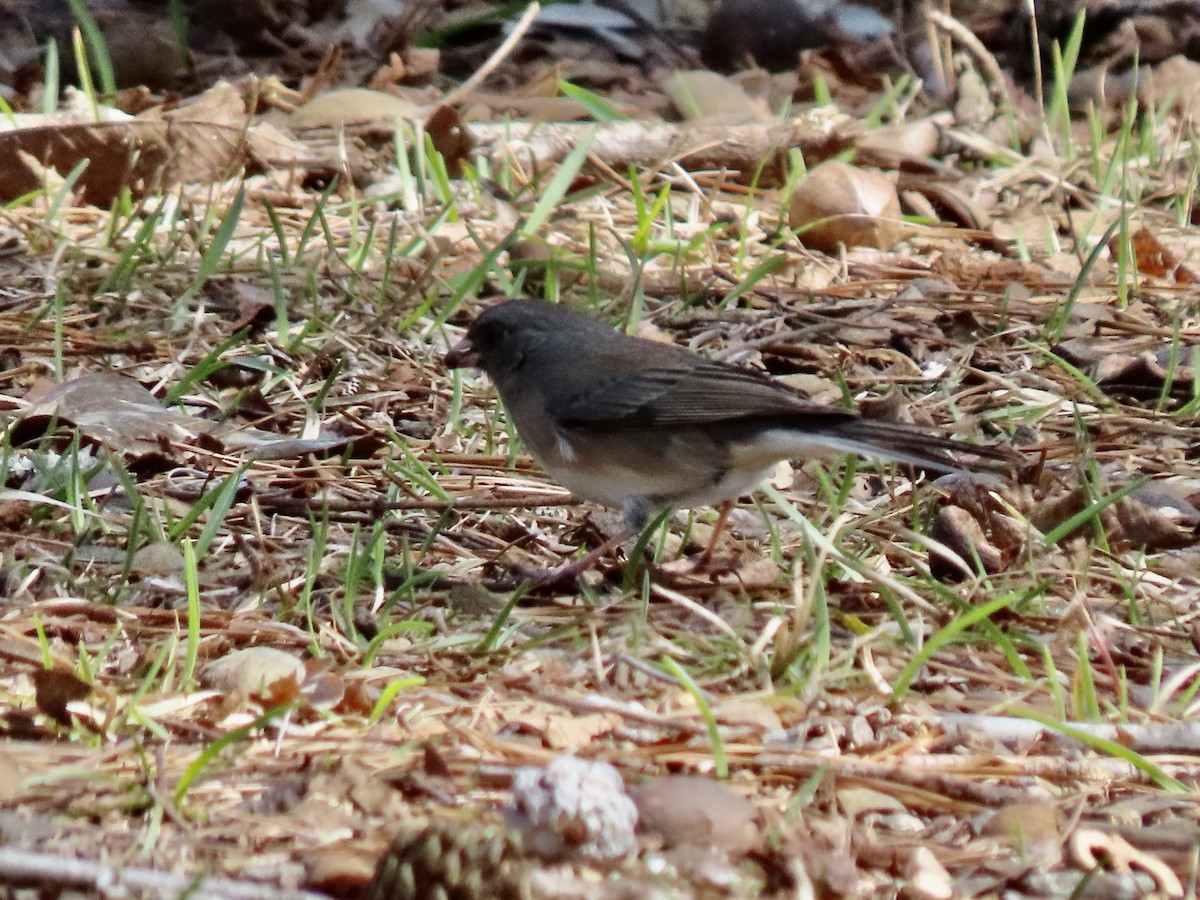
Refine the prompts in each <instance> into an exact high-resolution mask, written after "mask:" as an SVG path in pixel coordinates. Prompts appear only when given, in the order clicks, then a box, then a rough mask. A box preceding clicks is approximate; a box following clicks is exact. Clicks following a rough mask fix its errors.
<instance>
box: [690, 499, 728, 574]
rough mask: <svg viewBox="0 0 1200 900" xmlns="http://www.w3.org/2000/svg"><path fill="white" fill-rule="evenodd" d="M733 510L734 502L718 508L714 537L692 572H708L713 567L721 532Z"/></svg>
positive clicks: (709, 541)
mask: <svg viewBox="0 0 1200 900" xmlns="http://www.w3.org/2000/svg"><path fill="white" fill-rule="evenodd" d="M732 510H733V501H732V500H726V501H724V502H723V503H722V504H721V505H720V506H719V507H718V508H717V524H716V525H714V526H713V531H712V537H710V538H709V539H708V546H707V547H705V548H704V552H703V553H701V554H700V558H699V559H698V560H696V564H695V565H694V566H692V572H707V571H708V568H709V566H710V565H712V560H713V556H714V554H715V553H716V551H717V543H718V542H719V541H720V540H721V531H722V530H723V529H724V528H725V522H726V521H727V520H728V519H729V513H730V512H731V511H732Z"/></svg>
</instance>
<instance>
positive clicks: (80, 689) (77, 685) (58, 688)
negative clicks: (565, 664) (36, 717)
mask: <svg viewBox="0 0 1200 900" xmlns="http://www.w3.org/2000/svg"><path fill="white" fill-rule="evenodd" d="M31 677H32V678H33V687H34V696H35V699H36V702H37V706H38V709H40V710H41V711H42V712H44V713H45V714H46V715H48V716H50V718H52V719H54V721H56V722H58V724H59V725H70V724H71V714H70V713H69V712H68V711H67V704H68V703H71V702H73V701H75V700H82V699H84V698H85V697H87V696H88V695H90V694H91V693H92V686H91V685H90V684H88V683H87V682H86V681H84V680H82V679H81V678H80V677H79V676H78V675H76V674H75V673H74V672H70V671H67V670H66V669H35V670H34V672H33V674H32V676H31Z"/></svg>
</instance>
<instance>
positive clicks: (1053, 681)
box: [1042, 644, 1067, 721]
mask: <svg viewBox="0 0 1200 900" xmlns="http://www.w3.org/2000/svg"><path fill="white" fill-rule="evenodd" d="M1042 668H1043V669H1045V670H1046V689H1047V690H1049V691H1050V697H1051V699H1053V700H1054V710H1055V713H1056V714H1057V717H1058V719H1059V720H1060V721H1061V720H1065V719H1066V718H1067V698H1066V695H1065V694H1063V689H1062V680H1061V679H1060V677H1059V673H1058V666H1057V665H1055V663H1054V654H1053V653H1052V652H1050V647H1049V645H1047V644H1042Z"/></svg>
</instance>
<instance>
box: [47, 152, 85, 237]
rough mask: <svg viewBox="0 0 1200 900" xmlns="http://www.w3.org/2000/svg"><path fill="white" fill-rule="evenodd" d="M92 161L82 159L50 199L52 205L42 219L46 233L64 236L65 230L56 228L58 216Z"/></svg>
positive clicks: (49, 205) (48, 206)
mask: <svg viewBox="0 0 1200 900" xmlns="http://www.w3.org/2000/svg"><path fill="white" fill-rule="evenodd" d="M90 163H91V160H90V159H81V160H80V161H79V162H77V163H75V165H74V166H73V167H72V168H71V171H70V172H68V173H67V177H66V178H64V179H63V180H62V184H60V185H59V186H58V190H56V191H55V192H54V195H53V196H52V197H51V198H50V203H49V204H48V205H47V207H46V215H45V216H43V217H42V224H43V225H44V226H45V228H46V231H47V232H48V233H50V234H64V231H63V229H61V228H55V227H54V223H55V221H56V220H57V219H58V214H59V212H60V211H61V210H62V205H63V203H64V202H66V200H67V198H68V197H70V196H71V192H72V191H74V190H75V184H76V182H78V181H79V179H80V177H81V176H82V175H83V173H84V172H85V171H87V167H88V165H89V164H90Z"/></svg>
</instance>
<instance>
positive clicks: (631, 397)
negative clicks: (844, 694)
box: [446, 300, 1012, 528]
mask: <svg viewBox="0 0 1200 900" xmlns="http://www.w3.org/2000/svg"><path fill="white" fill-rule="evenodd" d="M446 365H447V366H449V367H451V368H459V367H463V366H471V367H478V368H481V369H483V370H484V371H485V372H487V374H488V375H489V376H490V377H491V379H492V381H493V382H495V384H496V387H497V389H498V390H499V391H500V398H501V399H502V400H503V401H504V405H505V407H506V408H507V409H508V414H509V416H510V417H511V418H512V421H513V423H514V424H515V425H516V428H517V433H518V434H519V435H520V436H521V439H522V440H523V441H524V442H525V444H526V446H527V447H528V448H529V451H530V453H532V454H533V456H534V458H535V459H537V461H538V462H539V463H541V465H542V466H544V467H545V469H546V470H547V471H548V472H549V473H550V474H551V475H552V476H553V477H554V478H555V479H557V480H558V481H559V482H561V483H562V484H563V485H564V486H565V487H566V488H568V489H569V490H570V491H571V492H572V493H574V494H575V495H577V496H579V497H582V498H584V499H586V500H594V501H596V502H598V503H602V504H604V505H606V506H613V507H618V508H620V509H621V510H623V511H624V513H625V517H626V519H627V521H628V523H629V525H630V526H631V527H635V528H636V527H641V526H642V525H643V524H644V523H645V522H646V520H647V518H648V517H649V516H650V514H652V513H657V512H660V511H663V510H668V509H677V508H683V507H691V506H701V505H707V504H718V503H722V502H725V501H728V500H732V499H735V498H737V497H739V496H741V495H742V494H744V493H746V492H747V491H749V490H750V489H752V488H753V487H754V486H755V485H756V484H758V483H759V482H760V481H761V480H763V479H764V478H765V477H766V476H768V475H769V474H770V472H771V470H772V468H773V466H774V465H775V464H776V463H778V462H779V461H780V460H784V459H789V460H803V459H808V458H811V457H813V456H822V457H829V456H831V455H836V454H839V453H856V454H859V455H861V456H866V457H872V458H876V459H885V460H892V461H895V462H901V463H908V464H911V465H914V466H918V467H921V468H925V469H931V470H935V471H941V472H945V471H953V470H956V469H958V468H965V469H969V468H972V466H970V465H965V466H960V465H959V464H957V463H956V462H955V461H954V460H953V459H952V458H951V457H950V456H949V455H947V451H948V452H950V453H954V454H966V455H968V456H971V457H974V458H975V459H976V460H977V461H979V462H978V463H977V465H979V466H980V467H983V468H995V467H996V464H997V463H1007V464H1010V465H1011V461H1012V454H1011V452H1010V451H1007V450H1004V449H999V448H994V447H987V446H975V445H973V444H966V443H964V442H961V441H956V440H953V439H951V438H946V437H942V436H940V435H937V434H933V433H931V432H929V431H926V430H924V429H921V428H917V427H914V426H911V425H902V424H898V423H891V422H884V421H879V420H873V419H864V418H861V417H860V416H858V415H857V414H855V413H853V412H850V411H848V410H844V409H836V408H831V407H827V406H822V405H819V404H816V403H813V402H811V401H809V400H806V399H804V398H803V397H801V396H799V395H798V394H796V393H795V392H794V391H793V390H792V389H791V388H789V387H787V386H786V385H784V384H782V383H781V382H779V381H776V380H774V379H772V378H770V377H768V376H766V375H763V374H759V373H758V372H754V371H751V370H748V369H741V368H737V367H736V366H731V365H726V364H724V363H719V362H713V361H711V360H707V359H704V358H703V357H701V356H698V355H696V354H695V353H692V352H690V351H688V350H685V349H683V348H681V347H674V346H670V345H665V344H659V343H656V342H654V341H648V340H642V339H639V338H633V337H629V336H628V335H625V334H622V333H621V332H619V331H616V330H614V329H612V328H610V327H609V326H607V325H605V324H603V323H602V322H598V321H596V320H595V319H592V318H589V317H588V316H585V315H582V314H581V313H578V312H575V311H573V310H571V309H568V308H566V307H564V306H561V305H558V304H552V303H545V302H541V301H537V300H510V301H508V302H505V303H501V304H499V305H497V306H493V307H491V308H489V309H487V310H485V311H484V312H482V313H481V314H480V315H479V317H478V318H476V319H475V321H473V322H472V323H471V324H470V326H469V327H468V328H467V335H466V337H465V339H463V340H462V341H461V342H459V343H458V344H457V345H456V346H455V347H454V348H453V349H452V350H451V351H450V352H449V353H447V354H446Z"/></svg>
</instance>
